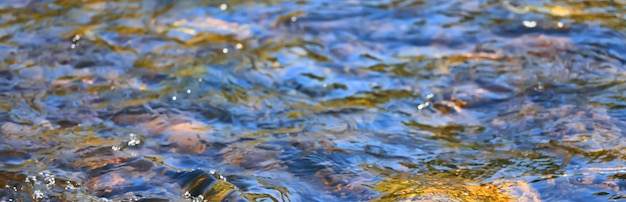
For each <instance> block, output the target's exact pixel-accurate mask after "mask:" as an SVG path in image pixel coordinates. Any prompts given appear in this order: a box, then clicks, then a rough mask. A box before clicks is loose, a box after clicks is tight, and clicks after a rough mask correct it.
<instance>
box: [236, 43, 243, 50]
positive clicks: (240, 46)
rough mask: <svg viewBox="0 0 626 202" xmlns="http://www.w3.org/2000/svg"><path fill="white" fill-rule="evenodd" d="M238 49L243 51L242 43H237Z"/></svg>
mask: <svg viewBox="0 0 626 202" xmlns="http://www.w3.org/2000/svg"><path fill="white" fill-rule="evenodd" d="M235 48H236V49H242V48H243V44H241V43H237V45H235Z"/></svg>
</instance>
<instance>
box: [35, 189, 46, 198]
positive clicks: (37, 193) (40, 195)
mask: <svg viewBox="0 0 626 202" xmlns="http://www.w3.org/2000/svg"><path fill="white" fill-rule="evenodd" d="M33 195H34V196H35V199H43V198H44V194H43V192H41V190H35V192H34V193H33Z"/></svg>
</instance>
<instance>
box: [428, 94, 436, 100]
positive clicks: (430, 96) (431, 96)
mask: <svg viewBox="0 0 626 202" xmlns="http://www.w3.org/2000/svg"><path fill="white" fill-rule="evenodd" d="M433 97H435V95H434V94H432V93H431V94H428V95H426V99H429V100H430V99H433Z"/></svg>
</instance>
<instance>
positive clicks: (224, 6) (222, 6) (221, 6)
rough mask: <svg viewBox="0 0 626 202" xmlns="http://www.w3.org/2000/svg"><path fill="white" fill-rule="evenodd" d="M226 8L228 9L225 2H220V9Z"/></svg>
mask: <svg viewBox="0 0 626 202" xmlns="http://www.w3.org/2000/svg"><path fill="white" fill-rule="evenodd" d="M226 9H228V5H227V4H220V10H226Z"/></svg>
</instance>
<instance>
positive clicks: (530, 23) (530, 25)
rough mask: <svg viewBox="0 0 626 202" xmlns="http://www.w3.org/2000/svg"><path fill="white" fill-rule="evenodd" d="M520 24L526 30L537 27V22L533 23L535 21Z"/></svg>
mask: <svg viewBox="0 0 626 202" xmlns="http://www.w3.org/2000/svg"><path fill="white" fill-rule="evenodd" d="M522 24H524V26H525V27H528V28H535V27H536V26H537V22H535V21H528V20H524V22H522Z"/></svg>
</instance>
